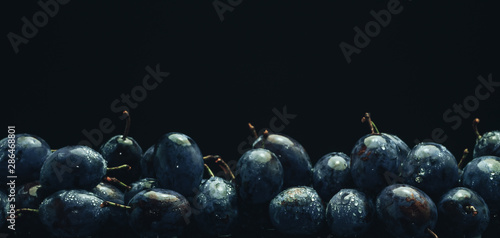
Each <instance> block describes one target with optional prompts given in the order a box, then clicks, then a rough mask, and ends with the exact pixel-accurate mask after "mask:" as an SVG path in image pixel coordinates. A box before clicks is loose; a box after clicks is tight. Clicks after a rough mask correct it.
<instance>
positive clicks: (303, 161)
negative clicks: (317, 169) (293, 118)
mask: <svg viewBox="0 0 500 238" xmlns="http://www.w3.org/2000/svg"><path fill="white" fill-rule="evenodd" d="M252 148H254V149H256V148H264V149H268V150H270V151H271V152H273V153H274V154H275V155H276V156H277V157H278V159H279V161H280V162H281V165H282V166H283V171H284V173H285V174H284V179H283V188H284V189H285V188H289V187H293V186H300V185H304V186H309V185H311V183H312V164H311V159H310V158H309V155H308V154H307V152H306V150H305V149H304V147H302V145H301V144H300V143H299V142H297V141H296V140H295V139H293V138H291V137H289V136H286V135H282V134H269V133H266V132H265V133H264V134H263V135H261V136H259V137H258V138H257V139H256V140H255V142H254V143H253V145H252Z"/></svg>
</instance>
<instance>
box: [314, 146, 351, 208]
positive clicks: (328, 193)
mask: <svg viewBox="0 0 500 238" xmlns="http://www.w3.org/2000/svg"><path fill="white" fill-rule="evenodd" d="M351 182H352V178H351V158H350V157H349V156H347V155H346V154H344V153H342V152H332V153H328V154H326V155H324V156H323V157H321V158H320V159H319V160H318V162H316V164H315V165H314V169H313V188H314V189H315V190H316V191H317V192H318V194H319V196H320V197H321V198H322V199H323V201H325V202H328V201H330V199H331V198H332V196H333V195H335V194H336V193H337V192H338V191H340V189H342V188H345V187H347V186H349V185H350V184H351Z"/></svg>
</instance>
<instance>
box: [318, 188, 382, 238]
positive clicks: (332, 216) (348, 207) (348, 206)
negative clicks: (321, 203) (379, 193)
mask: <svg viewBox="0 0 500 238" xmlns="http://www.w3.org/2000/svg"><path fill="white" fill-rule="evenodd" d="M374 220H375V207H374V205H373V202H372V201H371V200H370V199H369V198H368V197H367V196H366V195H365V194H364V193H363V192H360V191H358V190H356V189H341V190H340V191H339V192H338V193H336V194H335V195H334V196H333V197H332V198H331V200H330V202H328V205H327V207H326V222H327V224H328V227H329V228H330V231H331V232H332V233H333V234H334V235H335V236H339V237H358V236H361V235H363V234H364V233H366V232H367V231H368V229H369V228H370V227H371V225H372V223H373V221H374Z"/></svg>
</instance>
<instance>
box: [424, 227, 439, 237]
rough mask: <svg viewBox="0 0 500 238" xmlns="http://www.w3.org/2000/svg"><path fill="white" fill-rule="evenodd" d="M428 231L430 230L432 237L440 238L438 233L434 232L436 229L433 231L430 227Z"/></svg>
mask: <svg viewBox="0 0 500 238" xmlns="http://www.w3.org/2000/svg"><path fill="white" fill-rule="evenodd" d="M427 232H429V234H431V235H432V237H434V238H439V237H438V235H436V233H434V231H432V230H431V229H430V228H427Z"/></svg>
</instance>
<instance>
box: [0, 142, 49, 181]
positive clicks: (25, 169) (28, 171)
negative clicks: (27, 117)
mask: <svg viewBox="0 0 500 238" xmlns="http://www.w3.org/2000/svg"><path fill="white" fill-rule="evenodd" d="M14 145H15V148H13V149H14V155H15V167H10V168H9V166H8V164H9V163H8V160H9V159H10V158H9V154H10V153H9V150H12V148H9V138H7V137H6V138H3V139H2V140H0V174H2V176H1V177H0V182H1V183H2V184H3V185H5V184H6V183H7V182H8V180H7V177H6V175H7V174H11V173H9V169H14V171H15V175H17V181H16V183H19V184H23V183H27V182H31V181H35V180H38V179H39V178H40V168H41V167H42V165H43V163H44V161H45V159H47V156H49V155H50V154H51V152H50V147H49V145H48V144H47V142H45V140H43V139H42V138H40V137H38V136H35V135H30V134H18V135H16V138H15V143H14ZM11 175H14V174H11Z"/></svg>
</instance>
